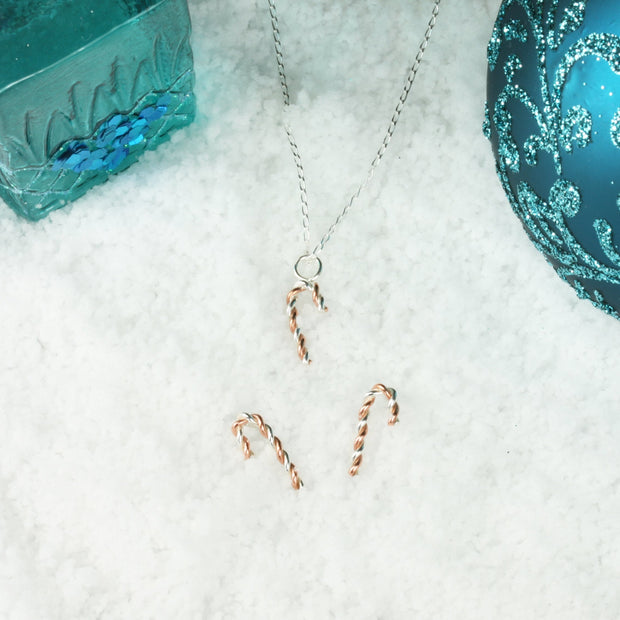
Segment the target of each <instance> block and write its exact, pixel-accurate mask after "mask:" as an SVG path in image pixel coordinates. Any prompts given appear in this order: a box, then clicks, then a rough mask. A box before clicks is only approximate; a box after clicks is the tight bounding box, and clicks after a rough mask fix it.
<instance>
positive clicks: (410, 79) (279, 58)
mask: <svg viewBox="0 0 620 620" xmlns="http://www.w3.org/2000/svg"><path fill="white" fill-rule="evenodd" d="M267 1H268V3H269V14H270V17H271V28H272V31H273V41H274V47H275V54H276V62H277V65H278V74H279V76H280V86H281V88H282V97H283V100H284V110H285V113H286V111H288V110H289V108H290V95H289V90H288V82H287V80H286V72H285V70H284V55H283V53H282V41H281V38H280V26H279V22H278V14H277V11H276V5H275V0H267ZM440 2H441V0H434V5H433V10H432V13H431V18H430V19H429V21H428V24H427V27H426V31H425V33H424V37H423V39H422V42H421V43H420V46H419V48H418V52H417V54H416V57H415V59H414V61H413V64H412V65H411V68H410V69H409V73H408V75H407V79H406V80H405V85H404V87H403V90H402V92H401V94H400V97H399V98H398V103H397V104H396V108H395V110H394V113H393V114H392V118H391V120H390V124H389V127H388V129H387V132H386V134H385V136H384V138H383V142H382V143H381V146H379V149H378V150H377V153H376V155H375V158H374V159H373V160H372V163H371V164H370V167H369V169H368V172H367V173H366V178H365V179H364V181H362V183H361V184H360V185H359V187H358V188H357V189H356V190H355V192H354V193H353V194H352V195H351V197H350V198H349V201H348V202H347V204H346V205H345V207H344V208H343V209H342V211H341V212H340V213H339V214H338V217H336V219H335V220H334V222H333V223H332V225H331V226H330V227H329V229H328V230H327V232H326V233H325V234H324V235H323V237H322V238H321V240H320V242H319V243H318V244H317V245H316V247H315V248H314V250H312V252H310V249H309V248H310V246H309V244H310V215H309V209H308V194H307V191H306V177H305V173H304V167H303V164H302V161H301V155H300V153H299V148H298V146H297V143H296V141H295V136H294V135H293V130H292V129H291V126H290V123H289V121H288V118H285V121H284V128H285V130H286V136H287V138H288V143H289V146H290V148H291V153H292V154H293V159H294V161H295V166H296V168H297V177H298V180H299V191H300V198H301V215H302V226H303V236H304V244H305V246H306V252H307V253H308V254H310V255H312V256H317V257H318V255H319V254H320V253H321V252H322V251H323V248H324V247H325V244H326V243H327V242H328V241H329V240H330V239H331V238H332V235H333V234H334V232H335V231H336V229H337V228H338V226H339V225H340V223H341V222H342V220H343V219H344V218H345V217H346V216H347V214H348V213H349V211H350V209H351V207H352V206H353V204H354V203H355V201H356V200H357V199H358V198H359V196H360V194H361V193H362V191H364V189H365V188H366V186H367V185H368V184H369V183H370V181H371V179H372V177H373V175H374V173H375V170H376V168H377V166H378V165H379V163H380V162H381V160H382V159H383V155H384V154H385V151H386V150H387V148H388V145H389V143H390V140H391V139H392V135H393V134H394V130H395V129H396V125H397V124H398V120H399V119H400V115H401V112H402V111H403V108H404V106H405V102H406V101H407V97H408V96H409V91H410V90H411V88H412V86H413V83H414V81H415V78H416V75H417V73H418V69H419V68H420V64H421V63H422V58H423V57H424V52H425V51H426V48H427V46H428V43H429V41H430V40H431V35H432V33H433V28H434V27H435V24H436V22H437V16H438V14H439V4H440Z"/></svg>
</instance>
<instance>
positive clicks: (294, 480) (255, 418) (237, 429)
mask: <svg viewBox="0 0 620 620" xmlns="http://www.w3.org/2000/svg"><path fill="white" fill-rule="evenodd" d="M246 424H254V425H255V426H257V427H258V430H259V431H260V432H261V434H262V435H263V437H265V438H266V439H268V440H269V443H270V444H271V445H272V446H273V448H274V450H275V451H276V456H277V457H278V461H280V463H282V465H284V468H285V469H286V471H287V472H288V473H289V475H290V476H291V484H292V486H293V488H294V489H296V490H299V489H300V488H301V487H303V486H304V484H303V482H302V481H301V478H300V477H299V473H298V471H297V468H296V467H295V465H293V463H291V460H290V459H289V456H288V454H287V453H286V451H285V450H283V449H282V444H281V442H280V440H279V439H278V438H277V437H276V436H275V435H274V434H273V431H272V430H271V426H269V425H268V424H265V421H264V420H263V418H262V417H261V416H260V415H258V414H257V413H242V414H241V415H240V416H239V417H238V418H237V419H236V420H235V422H234V423H233V425H232V432H233V435H234V436H235V437H236V438H237V441H238V442H239V444H240V445H241V448H242V450H243V454H244V456H245V458H246V459H249V458H250V457H251V456H252V450H251V449H250V442H249V441H248V439H247V437H244V435H243V427H244V426H245V425H246Z"/></svg>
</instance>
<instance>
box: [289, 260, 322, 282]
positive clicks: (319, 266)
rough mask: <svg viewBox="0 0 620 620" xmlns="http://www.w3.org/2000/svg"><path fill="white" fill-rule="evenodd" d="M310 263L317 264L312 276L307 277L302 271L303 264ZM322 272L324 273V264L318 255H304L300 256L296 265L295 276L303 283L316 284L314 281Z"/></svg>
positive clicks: (311, 272) (311, 273)
mask: <svg viewBox="0 0 620 620" xmlns="http://www.w3.org/2000/svg"><path fill="white" fill-rule="evenodd" d="M308 261H313V262H314V264H315V268H314V271H310V272H309V273H310V275H306V274H304V273H301V271H300V269H301V266H302V264H304V263H307V262H308ZM321 271H323V263H322V262H321V259H320V258H319V257H318V256H317V255H316V254H304V255H303V256H300V257H299V258H298V259H297V262H296V263H295V275H296V276H297V277H298V278H299V279H300V280H302V281H303V282H314V280H316V279H317V278H318V277H319V276H320V275H321Z"/></svg>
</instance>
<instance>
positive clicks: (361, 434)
mask: <svg viewBox="0 0 620 620" xmlns="http://www.w3.org/2000/svg"><path fill="white" fill-rule="evenodd" d="M377 394H383V395H385V397H386V398H387V399H388V406H389V408H390V419H389V420H388V424H389V425H390V426H393V425H394V424H396V422H398V411H399V408H398V403H397V402H396V390H395V389H394V388H388V387H385V385H383V383H377V384H376V385H374V386H373V387H372V389H371V390H370V392H368V393H367V394H366V396H365V397H364V402H363V403H362V407H361V408H360V411H359V414H358V419H359V422H358V425H357V437H356V438H355V442H354V443H353V450H354V452H353V464H352V465H351V467H350V469H349V475H351V476H356V475H357V472H358V470H359V468H360V465H361V464H362V451H363V450H364V441H365V439H366V435H367V434H368V414H369V413H370V408H371V407H372V405H373V404H374V402H375V400H376V397H377Z"/></svg>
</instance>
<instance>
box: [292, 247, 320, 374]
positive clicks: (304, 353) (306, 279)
mask: <svg viewBox="0 0 620 620" xmlns="http://www.w3.org/2000/svg"><path fill="white" fill-rule="evenodd" d="M310 260H312V261H315V270H314V272H313V273H312V274H310V275H309V276H308V275H304V274H302V273H301V271H300V267H301V264H302V263H304V262H307V261H310ZM322 268H323V265H322V263H321V260H320V259H319V258H318V256H315V255H313V254H305V255H304V256H301V257H300V258H299V259H298V260H297V262H296V263H295V275H296V276H297V277H298V278H299V282H298V283H297V284H296V285H295V286H294V287H293V288H292V289H291V290H290V291H289V293H288V295H287V296H286V312H287V314H288V325H289V329H290V330H291V334H293V338H294V339H295V343H296V344H297V355H298V356H299V359H300V360H301V361H302V362H303V363H304V364H311V363H312V360H311V359H310V357H309V355H308V349H307V348H306V338H305V336H304V335H303V334H302V333H301V329H300V327H299V325H298V324H297V316H298V312H297V308H296V304H297V297H298V296H299V295H300V294H301V293H303V292H304V291H310V293H312V301H313V303H314V305H315V306H316V307H317V309H318V310H319V311H320V312H327V306H326V305H325V299H324V298H323V295H321V293H320V292H319V285H318V284H317V283H316V282H315V280H316V279H317V278H318V277H319V274H320V273H321V270H322Z"/></svg>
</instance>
